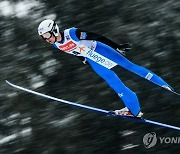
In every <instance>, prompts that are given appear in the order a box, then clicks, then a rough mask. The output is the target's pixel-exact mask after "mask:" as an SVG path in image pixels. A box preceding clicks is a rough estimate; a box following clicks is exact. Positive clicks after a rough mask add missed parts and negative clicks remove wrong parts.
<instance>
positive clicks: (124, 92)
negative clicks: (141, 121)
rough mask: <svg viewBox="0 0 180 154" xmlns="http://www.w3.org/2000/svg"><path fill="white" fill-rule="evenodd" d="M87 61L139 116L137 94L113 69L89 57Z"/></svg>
mask: <svg viewBox="0 0 180 154" xmlns="http://www.w3.org/2000/svg"><path fill="white" fill-rule="evenodd" d="M87 61H88V62H89V64H90V65H91V67H92V68H93V70H94V71H95V72H96V73H97V74H98V75H99V76H101V77H102V78H103V79H104V80H105V81H106V82H107V83H108V84H109V86H110V87H111V88H112V89H114V90H115V92H116V93H117V94H118V95H119V97H120V98H121V99H122V100H123V102H124V104H125V105H126V106H127V108H128V109H129V110H130V111H131V113H132V114H133V115H135V116H137V115H138V113H139V112H140V105H139V101H138V98H137V96H136V94H135V93H134V92H133V91H131V90H130V89H129V88H127V87H126V86H125V85H124V84H123V83H122V81H121V80H120V79H119V78H118V76H117V75H116V74H115V73H114V72H113V71H112V70H109V69H107V68H105V67H104V66H101V65H99V64H97V63H95V62H94V61H92V60H90V59H88V58H87Z"/></svg>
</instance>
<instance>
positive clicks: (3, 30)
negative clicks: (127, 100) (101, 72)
mask: <svg viewBox="0 0 180 154" xmlns="http://www.w3.org/2000/svg"><path fill="white" fill-rule="evenodd" d="M179 12H180V1H178V0H163V1H157V0H151V1H144V0H133V1H132V0H126V1H124V0H116V1H111V0H98V1H95V0H91V1H88V0H86V1H84V0H65V1H62V0H61V1H60V0H59V1H48V0H1V1H0V38H1V42H0V153H1V154H11V153H32V154H92V153H94V154H106V153H107V154H109V153H111V154H120V153H122V154H133V153H138V154H139V153H150V152H153V153H158V154H162V153H163V154H165V153H169V154H172V153H175V152H178V151H179V150H180V146H179V144H160V142H158V143H157V145H156V146H154V147H152V148H150V149H146V148H145V147H144V144H143V141H142V140H143V136H144V135H145V134H147V133H149V132H156V134H157V136H161V137H178V136H180V133H179V132H177V131H174V130H170V129H165V128H161V127H157V126H151V125H146V124H141V123H136V122H133V121H128V120H123V119H116V118H112V117H106V116H103V115H101V114H97V113H93V112H90V111H86V110H83V109H79V108H73V107H71V106H67V105H63V104H58V103H57V102H53V101H50V100H46V99H43V98H40V97H37V96H33V95H31V94H27V93H25V92H22V91H18V90H15V89H13V88H11V87H9V86H8V85H7V84H6V83H5V80H9V81H11V82H13V83H16V84H18V85H20V86H23V87H26V88H30V89H32V90H36V91H38V92H42V93H44V94H48V95H51V96H54V97H58V98H62V99H65V100H69V101H74V102H78V103H81V104H86V105H90V106H93V107H98V108H102V109H106V110H115V109H120V108H122V107H124V105H123V102H122V101H121V100H120V99H119V97H118V96H117V95H116V93H115V92H114V91H113V90H112V89H110V88H109V86H108V85H107V84H106V83H105V82H104V81H103V80H102V79H101V78H100V77H99V76H97V75H96V74H95V73H94V72H93V70H92V69H91V68H90V67H89V66H87V65H84V64H82V62H81V61H79V60H78V59H77V58H76V57H74V56H72V55H67V54H64V53H62V52H60V51H58V50H57V49H54V48H53V47H52V46H51V45H49V44H47V43H45V42H44V41H43V40H42V39H41V38H40V37H39V36H38V34H37V27H38V25H39V23H40V22H41V21H42V20H44V19H54V20H56V22H57V23H58V25H59V27H60V29H61V30H63V29H65V28H69V27H79V28H82V29H85V30H87V31H91V32H95V33H98V34H101V35H103V36H106V37H108V38H109V39H111V40H114V41H115V42H117V43H126V42H129V43H132V44H133V49H132V51H131V52H129V53H128V54H127V58H128V59H129V60H131V61H133V62H134V63H136V64H139V65H142V66H144V67H146V68H149V69H151V70H152V71H153V72H155V73H156V74H158V75H160V76H161V77H162V78H163V79H164V80H165V81H167V82H168V83H169V84H170V85H171V86H172V87H173V88H175V90H176V91H178V92H180V84H179V83H180V69H179V68H180V62H179V60H180V54H179V48H180V39H179V38H180V30H179V27H180V14H179ZM116 72H117V74H118V75H119V77H120V78H121V79H122V80H123V82H124V83H125V84H126V85H127V86H128V87H129V88H130V89H132V90H133V91H135V92H136V93H137V95H138V97H139V100H140V103H141V107H142V111H143V112H144V113H145V115H144V117H145V118H147V119H151V120H155V121H159V122H164V123H168V124H172V125H175V126H180V124H179V121H180V104H179V100H178V99H176V98H175V96H173V95H171V94H170V92H167V91H166V90H163V89H161V88H158V87H157V86H155V85H153V84H152V83H149V82H147V81H144V80H143V79H142V78H140V77H137V76H136V75H134V74H132V73H130V72H128V71H126V70H124V69H122V68H120V67H119V68H117V69H116Z"/></svg>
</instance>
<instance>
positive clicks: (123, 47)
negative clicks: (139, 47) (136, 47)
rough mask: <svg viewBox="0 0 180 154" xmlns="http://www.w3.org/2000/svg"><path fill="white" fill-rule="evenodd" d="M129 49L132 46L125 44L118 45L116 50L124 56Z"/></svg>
mask: <svg viewBox="0 0 180 154" xmlns="http://www.w3.org/2000/svg"><path fill="white" fill-rule="evenodd" d="M131 48H132V44H130V43H125V44H119V47H118V48H117V49H116V50H117V51H118V52H119V53H121V54H122V55H124V56H125V55H126V52H128V51H130V50H131Z"/></svg>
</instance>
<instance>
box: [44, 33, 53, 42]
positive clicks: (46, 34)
mask: <svg viewBox="0 0 180 154" xmlns="http://www.w3.org/2000/svg"><path fill="white" fill-rule="evenodd" d="M52 35H53V34H52V33H50V32H47V33H44V34H42V35H41V37H42V38H43V39H44V40H47V39H50V38H51V37H52Z"/></svg>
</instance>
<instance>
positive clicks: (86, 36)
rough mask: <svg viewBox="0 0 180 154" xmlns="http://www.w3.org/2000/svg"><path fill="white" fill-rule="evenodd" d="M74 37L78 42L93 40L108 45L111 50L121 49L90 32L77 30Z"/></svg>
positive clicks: (108, 40)
mask: <svg viewBox="0 0 180 154" xmlns="http://www.w3.org/2000/svg"><path fill="white" fill-rule="evenodd" d="M76 35H77V37H78V38H79V39H80V40H95V41H99V42H102V43H104V44H106V45H109V46H110V47H112V48H113V49H115V50H117V49H118V48H121V45H119V44H117V43H115V42H113V41H112V40H110V39H108V38H106V37H104V36H102V35H99V34H96V33H92V32H88V31H84V30H82V29H77V30H76Z"/></svg>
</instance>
